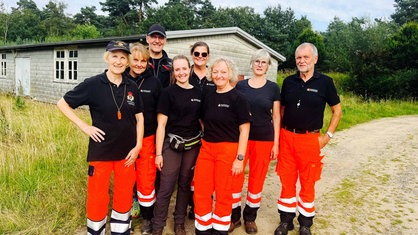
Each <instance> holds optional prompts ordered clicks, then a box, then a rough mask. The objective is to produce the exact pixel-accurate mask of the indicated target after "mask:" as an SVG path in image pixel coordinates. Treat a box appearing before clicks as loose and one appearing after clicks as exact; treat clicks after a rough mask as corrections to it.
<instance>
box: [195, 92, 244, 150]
mask: <svg viewBox="0 0 418 235" xmlns="http://www.w3.org/2000/svg"><path fill="white" fill-rule="evenodd" d="M202 120H203V123H204V127H205V128H204V135H203V139H204V140H205V141H208V142H235V143H237V142H238V141H239V126H240V125H241V124H244V123H247V122H251V113H250V105H249V104H248V102H247V100H246V99H245V98H244V97H243V96H242V95H241V94H240V93H239V92H238V91H237V90H236V89H235V88H234V89H232V90H230V91H229V92H226V93H217V92H216V91H211V92H207V93H205V96H204V98H203V106H202Z"/></svg>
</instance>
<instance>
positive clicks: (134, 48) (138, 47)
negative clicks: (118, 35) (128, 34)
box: [129, 42, 150, 60]
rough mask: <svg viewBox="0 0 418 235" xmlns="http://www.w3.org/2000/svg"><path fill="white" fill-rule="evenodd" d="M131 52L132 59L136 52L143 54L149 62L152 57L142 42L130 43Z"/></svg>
mask: <svg viewBox="0 0 418 235" xmlns="http://www.w3.org/2000/svg"><path fill="white" fill-rule="evenodd" d="M129 50H130V51H131V57H133V54H134V53H136V52H139V53H141V55H142V57H144V59H145V60H148V59H149V57H150V55H149V51H148V49H147V48H146V47H145V46H144V45H143V44H142V43H140V42H134V43H130V44H129Z"/></svg>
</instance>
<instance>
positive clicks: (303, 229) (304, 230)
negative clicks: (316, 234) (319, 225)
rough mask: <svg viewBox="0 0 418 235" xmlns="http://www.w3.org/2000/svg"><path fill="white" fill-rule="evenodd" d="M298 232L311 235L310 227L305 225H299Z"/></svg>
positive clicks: (302, 234)
mask: <svg viewBox="0 0 418 235" xmlns="http://www.w3.org/2000/svg"><path fill="white" fill-rule="evenodd" d="M299 234H300V235H312V233H311V229H310V228H309V227H306V226H301V227H300V230H299Z"/></svg>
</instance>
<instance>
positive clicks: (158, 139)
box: [155, 113, 168, 171]
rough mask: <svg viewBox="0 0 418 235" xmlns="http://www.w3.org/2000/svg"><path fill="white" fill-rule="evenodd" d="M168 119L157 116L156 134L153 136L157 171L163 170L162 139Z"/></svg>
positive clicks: (160, 115) (161, 115)
mask: <svg viewBox="0 0 418 235" xmlns="http://www.w3.org/2000/svg"><path fill="white" fill-rule="evenodd" d="M167 120H168V117H167V116H166V115H164V114H162V113H158V114H157V121H158V126H157V133H156V135H155V149H156V154H157V156H156V158H155V166H156V167H157V168H158V170H160V171H161V168H163V144H164V137H165V126H166V125H167Z"/></svg>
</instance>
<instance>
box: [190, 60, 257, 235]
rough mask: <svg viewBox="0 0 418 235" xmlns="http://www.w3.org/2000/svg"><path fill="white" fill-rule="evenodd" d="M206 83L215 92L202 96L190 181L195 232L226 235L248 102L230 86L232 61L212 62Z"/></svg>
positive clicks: (242, 150) (239, 170) (246, 130)
mask: <svg viewBox="0 0 418 235" xmlns="http://www.w3.org/2000/svg"><path fill="white" fill-rule="evenodd" d="M209 79H210V80H212V81H213V82H214V83H215V85H216V91H210V92H206V93H204V96H203V105H202V116H201V117H202V121H203V126H204V135H203V140H202V147H201V149H200V153H199V157H198V159H197V162H196V169H195V177H194V182H195V192H194V201H195V232H196V234H197V235H202V234H225V235H226V234H228V228H229V226H230V222H231V210H232V207H231V205H232V179H233V176H234V175H239V174H243V160H244V155H245V151H246V148H247V141H248V134H249V131H250V121H251V114H250V107H249V104H248V102H247V101H246V100H245V98H244V97H243V96H242V95H241V94H240V93H239V92H238V91H237V90H236V89H235V88H234V87H233V86H232V84H233V83H235V82H236V81H237V79H238V76H237V69H236V67H235V65H234V64H233V63H232V61H230V60H229V59H226V58H220V59H217V60H215V61H214V63H213V65H212V66H211V68H210V75H209ZM213 194H215V197H213V196H214V195H213ZM214 198H216V200H215V205H214V207H213V202H214V200H213V199H214Z"/></svg>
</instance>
